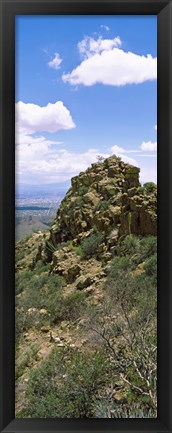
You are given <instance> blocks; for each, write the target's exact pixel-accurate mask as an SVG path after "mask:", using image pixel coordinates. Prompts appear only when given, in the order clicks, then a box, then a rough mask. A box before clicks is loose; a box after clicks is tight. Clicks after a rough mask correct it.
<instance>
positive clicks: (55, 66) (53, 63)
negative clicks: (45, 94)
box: [48, 53, 63, 69]
mask: <svg viewBox="0 0 172 433" xmlns="http://www.w3.org/2000/svg"><path fill="white" fill-rule="evenodd" d="M62 61H63V59H61V57H60V54H58V53H55V54H54V58H53V59H52V60H50V62H48V66H49V67H50V68H53V69H59V68H60V65H61V63H62Z"/></svg>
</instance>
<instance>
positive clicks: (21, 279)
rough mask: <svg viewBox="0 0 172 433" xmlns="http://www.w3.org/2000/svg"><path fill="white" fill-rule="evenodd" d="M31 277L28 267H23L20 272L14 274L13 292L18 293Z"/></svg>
mask: <svg viewBox="0 0 172 433" xmlns="http://www.w3.org/2000/svg"><path fill="white" fill-rule="evenodd" d="M31 278H32V272H31V271H30V270H29V269H25V270H23V271H21V272H20V273H17V274H16V279H15V294H16V295H18V294H20V293H21V292H22V291H23V290H24V289H25V288H26V287H27V284H28V282H29V281H30V279H31Z"/></svg>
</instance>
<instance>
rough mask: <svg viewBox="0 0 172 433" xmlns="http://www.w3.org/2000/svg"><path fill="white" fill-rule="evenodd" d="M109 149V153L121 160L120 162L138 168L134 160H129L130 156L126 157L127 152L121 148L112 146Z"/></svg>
mask: <svg viewBox="0 0 172 433" xmlns="http://www.w3.org/2000/svg"><path fill="white" fill-rule="evenodd" d="M110 149H111V152H112V153H113V154H114V155H116V156H119V157H120V158H121V159H122V161H124V162H126V163H128V164H131V165H135V166H136V167H138V162H137V161H136V160H135V159H134V158H130V156H127V155H126V153H127V151H126V150H125V149H124V148H123V147H120V146H117V145H115V146H112V147H111V148H110Z"/></svg>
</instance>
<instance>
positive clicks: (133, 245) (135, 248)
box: [122, 235, 140, 255]
mask: <svg viewBox="0 0 172 433" xmlns="http://www.w3.org/2000/svg"><path fill="white" fill-rule="evenodd" d="M122 247H123V249H124V251H125V254H131V255H132V254H136V253H138V252H139V250H140V240H139V238H138V237H137V236H134V235H131V236H126V237H125V239H124V241H123V243H122Z"/></svg>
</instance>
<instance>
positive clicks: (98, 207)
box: [95, 200, 109, 212]
mask: <svg viewBox="0 0 172 433" xmlns="http://www.w3.org/2000/svg"><path fill="white" fill-rule="evenodd" d="M108 208H109V201H107V200H101V201H99V203H98V204H97V205H96V206H95V211H99V210H100V211H102V212H103V211H105V210H107V209H108Z"/></svg>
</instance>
